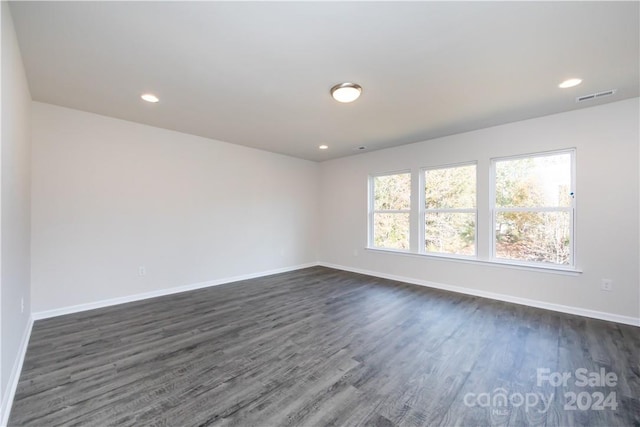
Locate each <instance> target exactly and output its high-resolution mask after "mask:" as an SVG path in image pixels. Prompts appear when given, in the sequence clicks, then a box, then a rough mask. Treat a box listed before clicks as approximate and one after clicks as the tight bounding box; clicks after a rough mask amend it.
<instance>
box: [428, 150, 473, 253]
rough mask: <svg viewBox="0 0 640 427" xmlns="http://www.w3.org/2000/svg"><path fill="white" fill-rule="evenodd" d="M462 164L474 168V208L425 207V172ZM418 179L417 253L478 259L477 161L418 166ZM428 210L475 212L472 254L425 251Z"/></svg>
mask: <svg viewBox="0 0 640 427" xmlns="http://www.w3.org/2000/svg"><path fill="white" fill-rule="evenodd" d="M464 166H475V169H476V176H475V178H476V180H475V206H476V207H475V208H443V209H427V207H426V195H425V193H426V190H427V180H426V176H425V174H426V172H427V171H430V170H439V169H453V168H457V167H464ZM419 174H420V180H419V189H420V190H419V200H418V202H419V204H420V205H419V206H420V209H419V212H418V217H419V224H418V227H419V228H418V236H419V237H418V238H419V242H418V253H420V254H423V255H427V256H434V257H445V258H461V259H478V162H477V161H475V160H474V161H469V162H461V163H452V164H447V165H436V166H424V167H421V168H420V172H419ZM428 212H435V213H439V212H442V213H473V214H475V215H474V217H475V229H474V241H473V249H474V253H473V255H464V254H452V253H446V252H430V251H427V248H426V244H425V242H426V237H427V229H426V219H427V218H426V215H427V213H428Z"/></svg>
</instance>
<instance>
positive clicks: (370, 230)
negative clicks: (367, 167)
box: [367, 169, 413, 253]
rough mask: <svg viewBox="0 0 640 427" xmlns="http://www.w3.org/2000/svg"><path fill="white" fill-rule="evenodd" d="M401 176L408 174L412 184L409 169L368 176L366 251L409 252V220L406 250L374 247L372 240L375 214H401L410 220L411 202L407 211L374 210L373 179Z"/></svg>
mask: <svg viewBox="0 0 640 427" xmlns="http://www.w3.org/2000/svg"><path fill="white" fill-rule="evenodd" d="M401 174H409V177H410V180H411V182H413V174H412V173H411V169H403V170H399V171H391V172H383V173H376V174H370V175H369V179H368V185H369V189H368V190H369V191H368V198H369V200H368V201H367V205H368V210H369V214H368V224H367V248H368V249H376V250H384V251H393V252H401V253H409V252H410V251H411V220H409V248H408V249H393V248H385V247H381V246H376V245H375V238H374V229H373V228H374V225H375V222H374V215H375V214H377V213H391V214H401V213H406V214H409V218H411V210H412V207H413V201H410V203H409V209H389V210H386V209H378V210H376V209H375V208H374V203H375V184H374V179H375V178H378V177H381V176H390V175H401Z"/></svg>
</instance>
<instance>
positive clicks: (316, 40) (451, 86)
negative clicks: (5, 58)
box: [11, 1, 640, 161]
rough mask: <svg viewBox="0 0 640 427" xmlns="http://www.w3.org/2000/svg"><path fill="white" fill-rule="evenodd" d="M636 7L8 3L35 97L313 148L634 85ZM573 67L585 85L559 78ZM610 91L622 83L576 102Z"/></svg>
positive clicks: (547, 108)
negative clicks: (153, 97) (335, 96)
mask: <svg viewBox="0 0 640 427" xmlns="http://www.w3.org/2000/svg"><path fill="white" fill-rule="evenodd" d="M639 5H640V3H639V2H637V1H636V2H406V3H405V2H402V3H400V2H388V3H387V2H317V3H316V2H282V3H276V2H153V1H147V2H12V3H11V11H12V15H13V18H14V22H15V26H16V31H17V34H18V40H19V43H20V48H21V51H22V55H23V60H24V63H25V67H26V72H27V77H28V80H29V85H30V88H31V94H32V97H33V99H34V100H37V101H42V102H48V103H52V104H57V105H62V106H66V107H71V108H76V109H79V110H84V111H90V112H94V113H98V114H103V115H106V116H111V117H117V118H121V119H126V120H131V121H135V122H140V123H145V124H149V125H153V126H158V127H162V128H167V129H173V130H177V131H181V132H186V133H191V134H195V135H201V136H205V137H209V138H213V139H217V140H222V141H227V142H231V143H236V144H242V145H247V146H251V147H256V148H261V149H264V150H269V151H273V152H278V153H284V154H288V155H291V156H296V157H300V158H304V159H310V160H317V161H321V160H325V159H330V158H336V157H341V156H346V155H351V154H355V153H357V151H355V149H356V147H358V146H361V145H364V146H366V147H367V150H374V149H379V148H383V147H390V146H396V145H402V144H406V143H411V142H417V141H424V140H427V139H431V138H434V137H438V136H443V135H449V134H453V133H459V132H464V131H469V130H473V129H478V128H483V127H488V126H492V125H496V124H502V123H507V122H512V121H517V120H522V119H527V118H532V117H539V116H543V115H547V114H552V113H557V112H561V111H568V110H573V109H577V108H584V107H589V106H593V105H597V104H599V103H605V102H613V101H618V100H622V99H625V98H630V97H636V96H638V95H639V86H640V84H639V81H640V74H639V68H640V66H639V64H640V47H639V38H640V30H639V15H640V9H639ZM569 77H580V78H582V79H583V80H584V82H583V84H582V85H580V86H578V87H576V88H572V89H564V90H561V89H559V88H558V87H557V85H558V84H559V83H560V82H561V81H562V80H564V79H566V78H569ZM345 81H352V82H356V83H359V84H360V85H362V87H363V94H362V97H361V98H360V99H359V100H357V101H356V102H354V103H352V104H339V103H337V102H335V101H333V100H332V99H331V97H330V96H329V89H330V88H331V87H332V86H333V85H335V84H337V83H341V82H345ZM607 89H617V90H618V91H617V93H616V94H615V95H614V96H611V97H608V98H602V99H600V100H595V101H588V102H585V103H581V104H576V102H575V97H576V96H579V95H584V94H589V93H593V92H599V91H603V90H607ZM144 92H153V93H155V94H157V95H158V96H159V97H160V102H159V103H158V104H148V103H145V102H144V101H142V100H140V94H142V93H144ZM320 144H327V145H329V147H330V148H329V150H326V151H319V150H318V148H317V147H318V145H320Z"/></svg>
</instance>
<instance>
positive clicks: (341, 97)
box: [331, 83, 362, 103]
mask: <svg viewBox="0 0 640 427" xmlns="http://www.w3.org/2000/svg"><path fill="white" fill-rule="evenodd" d="M361 93H362V87H361V86H360V85H358V84H355V83H340V84H337V85H335V86H334V87H332V88H331V96H332V97H333V99H335V100H336V101H338V102H342V103H347V102H353V101H355V100H356V99H358V98H359V97H360V94H361Z"/></svg>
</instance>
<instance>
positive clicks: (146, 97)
mask: <svg viewBox="0 0 640 427" xmlns="http://www.w3.org/2000/svg"><path fill="white" fill-rule="evenodd" d="M140 98H142V99H144V100H145V101H147V102H158V101H160V100H159V99H158V97H157V96H155V95H154V94H152V93H145V94H144V95H141V96H140Z"/></svg>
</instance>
